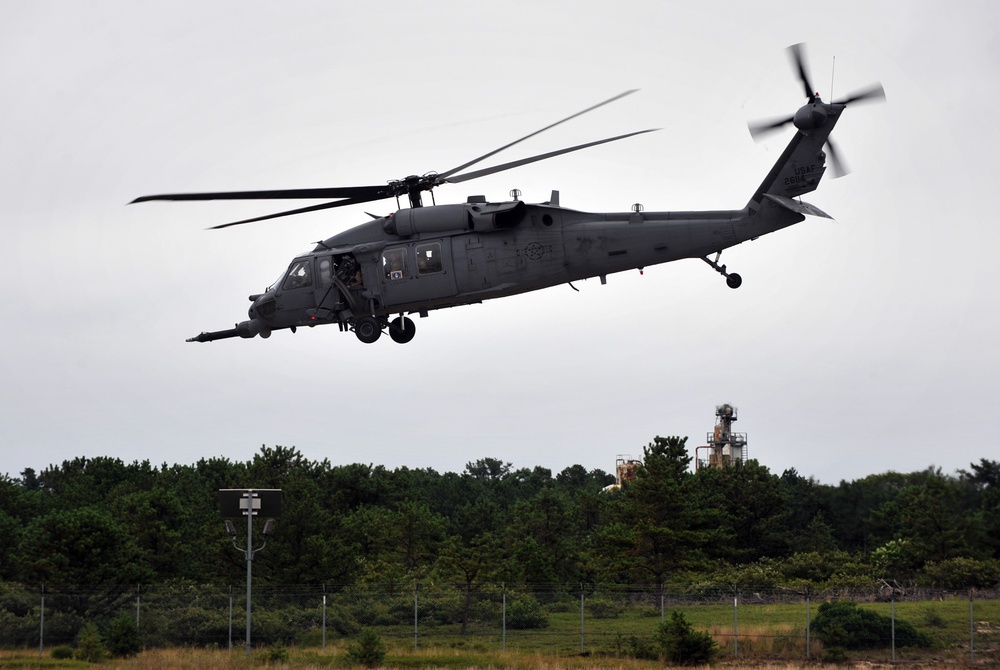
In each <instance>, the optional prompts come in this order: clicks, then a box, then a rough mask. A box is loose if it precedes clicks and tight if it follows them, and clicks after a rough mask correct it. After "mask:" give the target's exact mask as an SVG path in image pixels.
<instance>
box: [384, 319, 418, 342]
mask: <svg viewBox="0 0 1000 670" xmlns="http://www.w3.org/2000/svg"><path fill="white" fill-rule="evenodd" d="M416 334H417V324H415V323H413V319H410V318H408V317H405V316H397V317H396V318H395V319H393V320H392V321H390V322H389V337H391V338H392V341H393V342H398V343H399V344H406V343H407V342H409V341H410V340H412V339H413V336H414V335H416Z"/></svg>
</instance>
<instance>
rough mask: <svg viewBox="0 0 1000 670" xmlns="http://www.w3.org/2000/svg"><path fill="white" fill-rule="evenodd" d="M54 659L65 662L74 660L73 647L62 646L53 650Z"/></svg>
mask: <svg viewBox="0 0 1000 670" xmlns="http://www.w3.org/2000/svg"><path fill="white" fill-rule="evenodd" d="M52 658H54V659H56V660H59V661H65V660H69V659H71V658H73V647H69V646H66V645H61V646H58V647H56V648H55V649H53V650H52Z"/></svg>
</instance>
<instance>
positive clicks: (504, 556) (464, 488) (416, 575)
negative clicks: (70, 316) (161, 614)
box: [0, 436, 1000, 645]
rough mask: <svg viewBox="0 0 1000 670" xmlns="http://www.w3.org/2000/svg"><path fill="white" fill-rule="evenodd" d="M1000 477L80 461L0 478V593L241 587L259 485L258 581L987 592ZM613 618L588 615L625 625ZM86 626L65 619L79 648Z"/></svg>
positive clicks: (673, 456)
mask: <svg viewBox="0 0 1000 670" xmlns="http://www.w3.org/2000/svg"><path fill="white" fill-rule="evenodd" d="M998 472H1000V462H997V461H990V460H986V459H982V460H981V461H980V462H979V463H977V464H972V466H971V468H970V471H969V472H965V471H960V473H959V474H958V476H948V475H945V474H942V473H941V472H940V470H937V469H934V468H928V469H927V470H924V471H920V472H913V473H895V472H888V473H883V474H879V475H871V476H869V477H865V478H864V479H860V480H857V481H853V482H841V483H840V484H839V485H838V486H827V485H821V484H819V483H818V482H817V481H816V480H814V479H811V478H806V477H802V476H800V475H799V474H798V473H797V472H796V471H795V470H792V469H789V470H786V471H785V472H784V473H782V475H781V476H780V477H777V476H775V475H773V474H772V473H770V472H769V471H768V469H767V468H766V467H765V466H763V465H761V464H760V463H757V462H756V461H748V462H746V463H744V464H742V465H741V466H739V467H730V468H723V469H717V468H702V469H700V470H699V471H698V472H697V473H695V472H692V471H691V450H690V449H689V447H688V445H687V443H686V438H682V437H660V436H657V437H656V438H654V439H653V441H652V442H650V443H649V444H648V445H646V447H645V448H644V449H643V459H642V465H641V467H640V468H639V470H638V472H637V474H636V477H635V479H634V480H633V481H631V482H629V483H627V484H626V485H625V486H624V487H623V488H622V489H621V490H620V491H618V492H616V493H602V492H601V489H602V487H603V486H604V485H606V484H608V483H609V482H610V481H613V478H612V477H611V476H610V475H608V474H607V473H605V472H603V471H601V470H590V471H588V470H587V469H586V468H584V467H583V466H580V465H572V466H569V467H566V468H565V469H563V470H562V471H560V472H558V474H556V475H553V473H552V471H550V470H548V469H546V468H542V467H534V468H520V469H515V468H514V467H513V465H512V464H511V463H507V462H505V461H502V460H499V459H496V458H489V457H485V458H479V459H475V460H470V461H469V463H468V464H467V465H466V468H465V470H464V471H463V472H461V473H454V472H448V473H443V474H442V473H438V472H435V471H434V470H432V469H430V468H426V469H410V468H405V467H401V468H397V469H395V470H388V469H386V468H385V467H382V466H375V465H370V464H362V463H352V464H345V465H336V466H335V465H332V464H331V463H330V462H329V461H327V460H322V461H312V460H309V459H307V458H306V457H304V456H303V454H302V453H300V452H299V451H298V450H297V449H296V448H294V447H284V446H274V447H268V446H262V447H261V449H260V451H259V452H258V453H256V454H254V455H253V457H252V458H251V459H249V460H247V461H246V462H234V461H230V460H228V459H225V458H209V459H201V460H199V461H198V462H197V463H195V464H193V465H167V464H164V465H162V466H160V467H155V466H153V465H151V464H150V463H149V462H148V461H143V462H133V463H125V462H122V461H121V460H119V459H116V458H106V457H96V458H76V459H72V460H68V461H64V462H63V463H62V464H60V465H53V466H49V467H46V468H45V469H44V470H42V471H41V472H36V470H34V469H31V468H27V469H25V470H24V471H23V472H22V475H21V477H20V478H11V477H9V476H0V537H3V538H5V540H6V541H5V542H4V543H2V546H0V582H3V581H7V582H22V583H30V584H39V583H48V584H58V585H60V586H62V587H65V586H74V585H75V586H84V585H86V586H88V587H89V586H95V585H96V586H102V587H104V586H107V585H112V587H113V588H119V589H120V588H121V585H122V584H136V583H143V584H147V583H149V584H162V583H164V582H166V581H171V582H172V581H174V580H177V581H187V582H194V583H200V584H209V583H211V584H234V583H239V582H240V581H241V580H242V578H243V575H244V574H245V562H244V561H243V560H241V558H240V555H239V554H238V552H236V551H235V550H234V549H233V547H232V544H231V542H230V540H229V538H228V537H226V535H225V533H224V531H223V529H222V525H221V524H220V523H219V517H218V490H219V489H220V488H243V487H251V486H252V487H259V488H272V487H278V488H282V489H283V490H284V491H285V497H284V501H285V502H284V508H283V510H282V519H281V523H280V524H278V527H277V531H276V533H275V535H274V537H273V538H271V540H270V544H269V546H268V549H267V550H266V551H264V552H262V553H261V555H260V556H259V558H258V559H257V561H256V562H255V564H254V579H255V580H257V581H258V583H263V584H323V583H325V584H338V585H351V584H357V583H359V582H360V583H370V584H376V583H378V584H382V583H386V582H396V583H407V584H412V583H413V582H414V581H419V582H421V583H427V582H431V581H436V582H439V583H444V582H447V583H454V582H460V583H462V584H465V585H466V586H467V591H466V593H467V594H469V595H470V596H471V594H476V596H477V597H478V596H479V595H481V589H480V587H479V586H478V585H479V584H482V583H484V582H506V583H508V584H513V583H521V584H525V583H528V584H579V583H592V584H594V583H605V584H608V583H646V584H650V583H651V584H656V585H660V584H668V585H669V584H682V583H685V582H687V583H690V582H691V581H695V582H697V583H701V584H715V585H718V586H725V587H727V588H731V587H732V586H733V585H736V586H740V585H746V586H751V585H752V586H753V587H755V588H763V587H768V586H783V587H789V588H793V589H795V590H797V591H806V590H808V589H810V588H813V587H816V588H817V589H818V588H824V587H834V586H836V587H845V588H867V587H870V585H871V583H872V580H873V579H876V578H878V579H882V578H885V579H897V580H915V581H916V582H917V583H919V584H920V585H921V586H934V587H938V588H948V589H967V588H991V587H993V586H995V585H997V584H998V583H1000V561H998V557H1000V483H998V482H1000V475H998V474H997V473H998ZM255 525H256V529H257V530H256V532H258V533H259V530H260V525H261V524H259V523H257V524H255ZM241 539H242V536H241ZM256 540H257V543H258V544H259V541H260V538H259V537H257V538H256ZM439 600H440V602H438V603H434V602H428V604H427V612H428V616H430V617H431V618H432V619H433V620H435V621H437V622H440V623H445V622H454V623H457V622H463V621H467V620H468V618H469V616H470V615H472V614H473V608H472V607H471V605H472V602H473V600H474V598H471V597H469V598H466V597H465V594H463V596H461V597H459V599H458V601H455V599H454V597H453V596H451V595H449V596H441V598H440V599H439ZM6 602H10V605H11V606H10V607H7V606H6ZM23 606H24V603H20V602H17V603H15V602H12V601H10V600H9V599H7V598H6V596H5V595H4V594H2V593H0V644H30V643H31V642H30V640H31V636H32V635H33V634H34V633H33V630H32V627H30V626H28V627H22V626H21V625H20V624H19V623H18V622H19V621H20V620H21V619H22V618H23V617H24V614H22V613H21V612H22V607H23ZM36 606H37V604H36V603H35V599H34V598H32V599H31V602H30V603H28V604H27V607H29V609H30V608H32V607H36ZM345 607H348V608H349V609H351V606H350V605H345ZM600 607H601V604H599V603H595V604H594V608H595V609H594V610H593V611H592V612H591V616H592V617H600V616H605V615H607V616H612V615H613V613H612V612H611V611H610V610H609V611H608V612H606V613H605V612H602V611H600ZM65 611H68V609H67V610H65ZM421 611H422V612H423V611H424V606H423V602H422V603H421ZM550 611H551V610H550ZM205 612H206V610H204V609H203V608H202V607H201V605H200V604H197V603H192V611H191V612H188V613H186V614H185V613H182V614H181V615H180V616H179V620H183V619H185V618H187V619H189V620H190V622H191V623H192V624H194V625H193V626H192V627H191V628H190V630H192V631H197V636H198V637H196V639H197V640H198V641H199V642H200V641H203V640H205V639H206V636H214V637H212V639H213V640H216V639H218V638H219V636H220V635H222V636H224V635H225V623H224V622H223V623H221V624H220V622H219V621H216V620H212V621H209V620H208V619H213V618H214V617H213V616H212V615H209V614H206V613H205ZM371 612H372V614H373V615H375V616H377V617H378V618H379V620H381V621H385V622H390V621H393V622H397V623H398V621H399V620H400V617H401V616H402V615H404V614H405V612H404V606H403V605H402V604H399V603H393V604H391V605H389V606H386V607H383V608H382V609H380V610H377V611H376V610H371ZM355 613H356V612H347V614H346V615H344V616H341V615H334V614H331V617H332V619H333V620H334V621H337V622H339V623H338V624H337V625H339V626H340V632H341V634H356V633H357V631H358V627H357V623H356V622H355V621H354V619H355V618H356V617H355V616H354V614H355ZM87 616H88V615H87V613H86V612H82V611H73V612H72V615H69V614H67V615H65V616H64V618H63V619H61V620H56V619H55V618H53V620H52V622H51V623H52V625H53V626H55V627H58V629H59V631H60V634H65V635H66V636H67V637H65V638H64V639H69V637H71V636H72V635H73V634H75V632H76V631H77V630H78V629H79V626H80V625H81V623H82V621H83V620H85V619H86V617H87ZM154 616H155V615H154ZM359 620H360V619H359ZM49 623H50V622H49V620H48V617H47V621H46V625H47V627H48V625H49ZM311 625H312V623H309V622H307V625H306V627H305V628H304V629H305V630H308V628H309V627H310V626H311ZM278 627H279V626H277V624H276V628H278ZM144 630H145V627H144ZM150 630H152V628H151V629H150ZM220 630H221V631H222V632H220ZM276 639H288V640H290V639H293V638H289V637H287V635H285V633H284V632H282V633H281V637H280V638H276ZM144 642H146V643H147V644H149V645H155V644H157V641H156V640H154V639H151V638H150V639H145V638H144Z"/></svg>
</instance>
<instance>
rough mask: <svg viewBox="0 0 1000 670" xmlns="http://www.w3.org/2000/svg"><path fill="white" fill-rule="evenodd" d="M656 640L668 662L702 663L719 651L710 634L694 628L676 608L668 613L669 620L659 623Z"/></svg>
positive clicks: (679, 663) (709, 659)
mask: <svg viewBox="0 0 1000 670" xmlns="http://www.w3.org/2000/svg"><path fill="white" fill-rule="evenodd" d="M657 640H658V642H659V644H660V649H661V650H662V652H663V656H664V657H665V658H666V661H667V663H669V664H674V665H704V664H707V663H711V662H712V660H713V659H714V658H715V656H716V655H717V654H718V653H719V648H718V645H716V644H715V640H713V639H712V636H711V635H709V634H708V633H706V632H699V631H696V630H694V628H692V627H691V624H690V623H688V621H687V619H685V618H684V615H683V614H681V613H680V612H678V611H677V610H674V611H673V612H671V613H670V620H669V621H664V622H663V623H662V624H660V630H659V632H658V634H657Z"/></svg>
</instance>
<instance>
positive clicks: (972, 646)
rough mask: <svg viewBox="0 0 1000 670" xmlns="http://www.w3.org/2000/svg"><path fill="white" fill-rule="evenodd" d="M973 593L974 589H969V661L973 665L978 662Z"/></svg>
mask: <svg viewBox="0 0 1000 670" xmlns="http://www.w3.org/2000/svg"><path fill="white" fill-rule="evenodd" d="M972 592H973V589H969V661H970V662H971V663H975V662H976V620H975V618H974V615H973V609H972Z"/></svg>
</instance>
